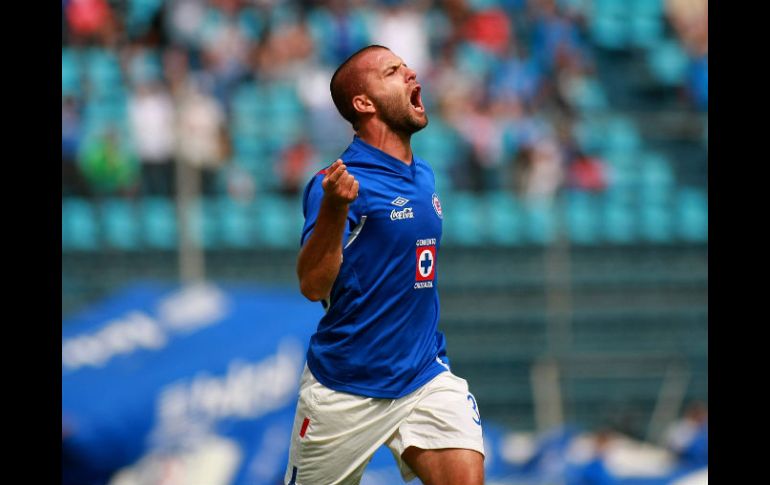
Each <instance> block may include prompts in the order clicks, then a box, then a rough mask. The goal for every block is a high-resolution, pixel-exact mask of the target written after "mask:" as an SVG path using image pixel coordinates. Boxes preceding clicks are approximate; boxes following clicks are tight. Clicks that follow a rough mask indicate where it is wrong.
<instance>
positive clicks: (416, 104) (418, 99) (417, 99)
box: [409, 85, 425, 113]
mask: <svg viewBox="0 0 770 485" xmlns="http://www.w3.org/2000/svg"><path fill="white" fill-rule="evenodd" d="M420 91H422V87H421V86H420V85H417V86H416V87H415V88H414V91H412V95H411V96H410V97H409V102H410V103H411V105H412V108H414V110H415V111H417V112H418V113H424V112H425V106H423V104H422V96H420Z"/></svg>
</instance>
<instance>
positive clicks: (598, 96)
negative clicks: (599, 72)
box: [574, 78, 608, 112]
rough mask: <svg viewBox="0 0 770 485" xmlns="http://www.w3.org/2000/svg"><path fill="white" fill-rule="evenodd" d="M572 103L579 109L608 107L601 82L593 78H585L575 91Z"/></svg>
mask: <svg viewBox="0 0 770 485" xmlns="http://www.w3.org/2000/svg"><path fill="white" fill-rule="evenodd" d="M574 103H575V105H576V106H577V108H578V109H579V110H580V111H583V112H590V111H601V110H605V109H607V107H608V103H607V95H606V94H605V92H604V88H603V87H602V85H601V83H599V81H598V80H596V79H594V78H586V79H585V80H584V82H582V83H580V86H579V89H578V90H577V92H575V99H574Z"/></svg>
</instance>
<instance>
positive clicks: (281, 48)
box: [62, 0, 707, 198]
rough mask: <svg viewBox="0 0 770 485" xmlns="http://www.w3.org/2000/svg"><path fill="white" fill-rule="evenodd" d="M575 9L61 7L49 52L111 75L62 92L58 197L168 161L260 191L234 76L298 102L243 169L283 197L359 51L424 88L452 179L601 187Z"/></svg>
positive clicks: (586, 62) (315, 157)
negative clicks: (585, 137) (240, 132)
mask: <svg viewBox="0 0 770 485" xmlns="http://www.w3.org/2000/svg"><path fill="white" fill-rule="evenodd" d="M682 3H687V2H683V1H678V2H675V1H671V2H670V5H671V9H670V10H669V11H670V13H671V15H672V18H673V19H676V20H675V21H674V22H675V25H677V32H679V35H681V36H682V38H683V41H684V42H690V40H689V39H691V38H692V39H693V40H692V42H693V45H694V46H700V45H701V44H700V43H699V42H700V41H699V40H698V39H701V37H702V32H700V31H698V29H693V28H692V27H690V25H691V24H690V23H689V22H690V21H688V19H686V18H685V17H686V16H684V15H679V14H678V13H677V12H678V10H677V8H678V6H677V5H678V4H682ZM578 4H579V2H559V1H556V0H499V1H491V0H435V1H430V0H418V1H405V0H379V1H365V0H315V1H314V0H304V1H284V0H169V1H166V2H161V1H159V0H141V1H140V0H132V1H129V2H114V1H108V0H62V30H63V40H62V42H63V48H64V49H65V50H67V51H68V52H74V53H79V54H84V55H85V53H89V52H92V51H94V50H96V51H99V52H107V53H111V54H114V55H115V58H116V59H117V60H118V63H119V69H120V73H121V75H120V77H118V78H116V79H113V80H111V81H109V80H108V81H107V82H106V84H107V85H106V89H104V90H100V89H97V88H95V87H94V86H92V85H89V84H88V83H85V84H83V89H73V90H72V91H71V92H65V91H64V90H63V92H62V178H63V192H64V194H65V195H83V196H89V195H100V194H109V195H123V196H129V197H131V196H142V195H159V196H169V195H172V194H173V193H174V191H175V170H174V162H175V161H183V162H186V163H189V164H192V165H194V166H196V167H198V168H199V169H200V172H201V173H202V177H203V183H202V187H203V193H204V194H209V195H213V194H217V193H229V194H230V195H233V196H234V197H243V198H248V197H251V196H253V194H254V192H255V190H256V188H257V187H264V186H265V184H264V181H263V180H256V178H257V176H256V175H255V174H254V172H253V171H249V170H244V169H243V167H241V166H239V163H238V161H237V160H239V159H242V157H239V156H238V153H237V147H235V146H234V145H235V143H234V142H233V140H234V137H235V135H234V131H233V117H234V108H236V103H237V101H236V98H235V96H236V93H237V92H238V89H239V88H241V87H243V86H246V85H248V86H251V85H266V84H270V83H273V82H282V83H289V84H290V85H291V86H293V88H294V89H295V90H296V93H297V95H298V97H299V100H300V101H301V103H302V110H303V116H302V119H301V123H302V124H301V130H299V131H300V134H299V135H297V136H295V137H286V138H285V139H284V140H283V141H282V145H281V146H276V147H274V148H275V149H274V151H273V152H272V156H271V157H268V158H267V159H263V160H257V161H254V162H255V164H269V165H271V166H272V167H273V170H272V174H273V178H274V181H273V182H271V184H269V186H271V187H273V190H275V191H276V192H281V193H285V194H297V193H298V192H299V191H300V190H301V188H302V186H303V185H304V182H305V180H306V179H307V177H309V175H310V171H311V170H313V169H315V168H316V167H317V165H318V164H319V163H320V164H322V163H325V162H330V161H332V160H331V159H328V158H329V157H333V156H335V155H336V154H338V153H339V152H340V151H341V150H342V149H343V148H344V147H345V146H346V145H347V143H349V141H350V138H351V136H352V132H351V131H350V128H349V126H347V125H346V123H345V122H344V121H343V120H342V119H341V118H340V117H339V115H338V114H337V113H336V110H335V108H334V106H333V104H332V102H331V98H330V95H329V91H328V80H329V79H330V77H331V74H332V72H333V70H334V68H335V67H336V66H337V65H339V63H341V62H342V61H343V60H345V59H346V58H347V57H348V56H349V55H350V54H352V53H353V52H355V51H356V50H358V49H359V48H361V47H363V46H365V45H368V44H381V45H385V46H388V47H390V48H391V49H392V50H393V51H394V52H396V53H397V54H399V55H400V56H402V57H403V58H404V59H405V60H406V61H407V63H408V64H409V65H410V66H411V67H413V68H414V69H415V70H416V71H417V73H418V79H420V81H421V82H422V83H423V85H425V86H426V89H425V91H424V99H425V102H426V106H427V108H428V111H429V113H430V116H431V122H434V123H437V124H438V123H444V124H445V126H446V128H447V130H449V133H451V134H453V135H454V136H453V138H454V139H455V140H456V141H457V142H458V149H457V150H454V151H453V152H452V154H451V155H452V159H451V160H443V161H442V162H443V163H442V164H443V165H444V166H446V167H448V174H449V178H450V181H451V187H452V188H454V189H459V190H470V191H477V192H481V191H487V190H492V189H509V190H512V191H514V192H515V193H516V194H518V195H520V196H522V197H525V198H526V197H530V196H531V197H540V196H545V197H550V196H552V195H553V194H554V193H555V192H556V191H557V190H559V189H560V188H561V187H565V186H572V187H578V188H581V189H584V190H592V191H594V190H602V189H603V188H604V187H605V186H606V185H607V176H606V173H605V168H606V167H605V166H604V163H603V161H602V160H601V158H600V157H599V156H598V154H595V153H585V150H584V148H583V147H581V146H580V145H579V143H578V142H577V141H576V139H575V136H574V129H573V127H574V123H575V121H576V118H577V117H578V116H579V109H577V107H576V98H577V97H578V96H580V92H581V90H582V89H583V88H584V87H585V84H586V83H587V82H589V81H590V80H591V79H592V78H593V76H594V75H595V69H596V68H595V60H594V58H593V55H592V49H591V46H590V42H588V41H587V39H586V27H585V24H586V18H585V9H581V8H576V7H574V6H575V5H578ZM684 9H685V10H686V8H684ZM694 22H695V23H697V21H694ZM706 37H707V32H706ZM698 48H700V47H698ZM82 58H83V56H81V57H80V58H79V59H82ZM93 58H94V57H93V56H91V57H89V59H91V60H93ZM81 62H82V61H81ZM89 62H92V61H89ZM704 62H707V60H706V61H704ZM706 69H707V67H706ZM696 71H697V69H696ZM63 75H64V74H63ZM693 76H694V78H698V74H696V73H694V74H693ZM695 84H696V85H697V82H696V83H695ZM694 92H695V97H696V99H700V98H698V93H699V91H698V90H697V89H694ZM121 96H122V97H121ZM706 99H707V95H706ZM121 100H122V101H121ZM121 102H122V103H124V105H125V110H123V111H121V109H120V108H119V107H118V108H116V111H115V112H116V113H117V114H116V115H115V116H113V117H112V118H110V117H109V116H107V117H106V118H100V120H101V121H100V122H99V123H96V124H94V123H92V122H91V121H89V119H87V118H88V116H89V113H90V112H92V111H94V110H93V109H91V108H93V107H94V106H97V107H98V106H101V107H102V108H104V109H106V108H107V107H109V106H112V105H118V106H119V105H120V103H121ZM706 102H707V101H706ZM97 111H98V110H97ZM434 120H435V121H434ZM270 121H271V122H272V121H273V120H270ZM276 121H278V120H276ZM428 129H430V127H429V128H428ZM418 136H419V135H418ZM244 178H246V179H247V180H244Z"/></svg>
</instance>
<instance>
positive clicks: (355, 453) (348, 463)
mask: <svg viewBox="0 0 770 485" xmlns="http://www.w3.org/2000/svg"><path fill="white" fill-rule="evenodd" d="M383 444H385V445H387V447H388V448H390V451H391V452H392V453H393V456H394V457H395V459H396V462H397V464H398V467H399V470H400V471H401V476H402V477H403V479H404V481H410V480H412V479H413V478H415V477H416V475H415V474H414V472H413V471H412V470H411V469H410V468H409V466H408V465H407V464H406V463H404V462H403V461H402V459H401V454H402V453H403V452H404V450H405V449H407V448H408V447H410V446H415V447H418V448H422V449H439V448H465V449H470V450H475V451H478V452H479V453H481V454H482V455H483V454H484V441H483V438H482V432H481V418H480V416H479V411H478V405H477V404H476V398H474V397H473V395H472V394H471V393H470V392H469V391H468V383H467V382H466V381H465V379H461V378H460V377H457V376H455V375H454V374H452V373H451V372H450V371H445V372H442V373H441V374H439V375H438V376H436V377H435V378H433V380H431V381H430V382H428V383H427V384H425V385H424V386H423V387H421V388H420V389H417V390H416V391H414V392H412V393H411V394H408V395H406V396H404V397H402V398H399V399H376V398H370V397H363V396H357V395H354V394H348V393H345V392H339V391H334V390H332V389H329V388H328V387H326V386H324V385H323V384H321V383H320V382H318V381H317V380H316V379H315V377H313V374H312V373H311V372H310V371H309V369H308V368H307V365H306V366H305V370H304V372H303V373H302V380H301V382H300V390H299V401H298V403H297V412H296V414H295V416H294V429H293V430H292V437H291V448H290V450H289V464H288V466H287V468H286V474H285V476H284V483H285V484H287V485H337V484H345V485H348V484H358V483H359V482H360V481H361V477H362V476H363V473H364V469H365V468H366V465H367V464H368V463H369V460H371V457H372V455H373V454H374V452H375V451H377V449H378V448H379V447H380V446H382V445H383Z"/></svg>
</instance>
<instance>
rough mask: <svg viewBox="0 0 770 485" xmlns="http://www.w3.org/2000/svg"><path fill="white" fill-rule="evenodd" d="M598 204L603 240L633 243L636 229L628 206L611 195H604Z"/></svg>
mask: <svg viewBox="0 0 770 485" xmlns="http://www.w3.org/2000/svg"><path fill="white" fill-rule="evenodd" d="M600 204H601V214H602V219H603V220H602V235H603V239H604V240H606V241H608V242H611V243H618V244H625V243H631V242H633V241H634V239H635V237H636V227H635V221H634V217H633V211H632V210H631V207H630V206H629V204H628V203H627V202H626V201H625V200H623V199H621V198H620V197H618V196H616V195H613V194H612V193H607V194H604V195H603V196H602V198H601V201H600Z"/></svg>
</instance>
